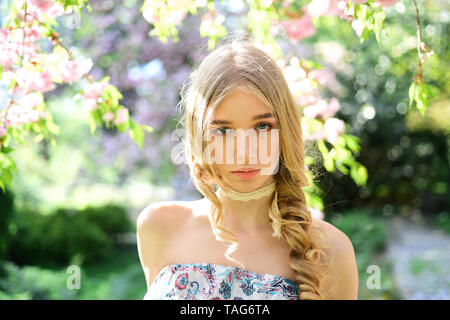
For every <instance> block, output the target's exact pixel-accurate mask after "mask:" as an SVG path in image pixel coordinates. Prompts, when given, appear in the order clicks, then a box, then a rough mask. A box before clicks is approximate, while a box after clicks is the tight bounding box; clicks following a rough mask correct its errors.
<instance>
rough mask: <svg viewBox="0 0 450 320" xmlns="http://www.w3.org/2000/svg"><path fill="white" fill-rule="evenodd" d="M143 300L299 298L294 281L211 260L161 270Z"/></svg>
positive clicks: (169, 266)
mask: <svg viewBox="0 0 450 320" xmlns="http://www.w3.org/2000/svg"><path fill="white" fill-rule="evenodd" d="M143 299H144V300H298V286H297V284H296V283H295V282H294V281H292V280H290V279H288V278H284V277H282V276H279V275H273V274H268V273H255V272H252V271H249V270H244V269H241V268H238V267H234V266H223V265H217V264H212V263H177V264H170V265H167V266H165V267H163V268H162V269H161V271H160V272H159V273H158V275H157V276H156V278H155V280H153V282H152V284H151V286H150V288H149V290H148V291H147V293H146V294H145V296H144V298H143Z"/></svg>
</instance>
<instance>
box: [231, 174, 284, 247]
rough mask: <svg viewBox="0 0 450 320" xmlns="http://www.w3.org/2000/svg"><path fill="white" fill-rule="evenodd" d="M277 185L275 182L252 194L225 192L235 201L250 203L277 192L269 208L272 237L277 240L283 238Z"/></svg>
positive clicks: (233, 191)
mask: <svg viewBox="0 0 450 320" xmlns="http://www.w3.org/2000/svg"><path fill="white" fill-rule="evenodd" d="M275 186H276V183H275V182H273V183H271V184H269V185H267V186H265V187H262V188H259V189H257V190H254V191H252V192H239V191H235V190H232V189H230V190H228V191H224V195H225V196H226V197H229V198H231V199H233V200H240V201H249V200H257V199H260V198H262V197H265V196H268V195H270V194H272V193H273V192H274V191H275V195H274V197H273V200H272V203H271V205H270V208H269V218H270V220H271V224H272V229H273V233H272V236H273V237H275V238H281V213H280V210H279V209H278V192H277V190H276V188H275Z"/></svg>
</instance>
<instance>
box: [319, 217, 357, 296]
mask: <svg viewBox="0 0 450 320" xmlns="http://www.w3.org/2000/svg"><path fill="white" fill-rule="evenodd" d="M313 224H315V225H316V226H317V227H319V228H320V229H321V230H322V231H324V232H325V234H326V235H327V243H326V246H327V248H326V249H324V250H323V251H324V252H325V255H326V257H327V262H328V263H329V265H330V272H329V274H328V276H327V277H326V278H325V280H324V287H323V288H324V291H325V292H326V294H325V295H326V299H328V300H347V299H352V300H353V299H357V298H358V268H357V264H356V257H355V250H354V248H353V244H352V241H351V240H350V238H349V237H348V236H347V235H346V234H345V233H344V232H342V231H341V230H339V229H338V228H337V227H336V226H334V225H332V224H331V223H329V222H327V221H324V220H320V219H313Z"/></svg>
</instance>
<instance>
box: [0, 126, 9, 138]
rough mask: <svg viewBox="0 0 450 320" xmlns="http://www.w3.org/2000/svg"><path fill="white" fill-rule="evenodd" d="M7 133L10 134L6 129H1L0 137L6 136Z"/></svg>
mask: <svg viewBox="0 0 450 320" xmlns="http://www.w3.org/2000/svg"><path fill="white" fill-rule="evenodd" d="M7 132H8V130H6V128H5V127H3V126H1V127H0V137H4V136H6V133H7Z"/></svg>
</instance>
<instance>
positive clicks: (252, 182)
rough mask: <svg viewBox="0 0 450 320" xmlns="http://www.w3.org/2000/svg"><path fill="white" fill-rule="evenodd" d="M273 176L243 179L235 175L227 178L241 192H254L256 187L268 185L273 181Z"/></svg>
mask: <svg viewBox="0 0 450 320" xmlns="http://www.w3.org/2000/svg"><path fill="white" fill-rule="evenodd" d="M272 177H273V176H266V175H265V176H257V177H255V178H253V179H249V180H241V179H238V178H236V177H234V176H233V175H231V177H230V178H229V179H227V182H228V183H229V184H230V185H231V187H232V188H233V189H234V190H236V191H239V192H252V191H255V190H256V189H259V188H261V187H263V186H266V185H268V184H269V183H271V182H272V181H273V180H272Z"/></svg>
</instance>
